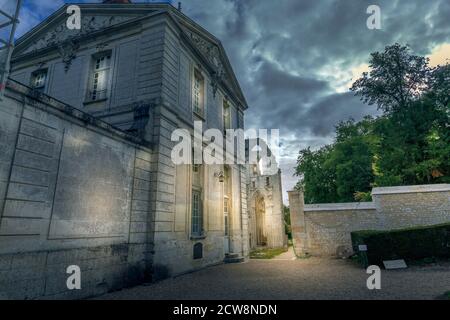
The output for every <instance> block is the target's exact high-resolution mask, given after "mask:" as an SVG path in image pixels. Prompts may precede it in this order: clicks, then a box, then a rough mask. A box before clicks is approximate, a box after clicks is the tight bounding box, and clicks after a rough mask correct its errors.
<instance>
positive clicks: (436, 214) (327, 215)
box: [289, 184, 450, 256]
mask: <svg viewBox="0 0 450 320" xmlns="http://www.w3.org/2000/svg"><path fill="white" fill-rule="evenodd" d="M372 199H373V201H372V202H360V203H332V204H312V205H305V204H304V199H303V193H302V192H301V191H290V192H289V204H290V213H291V224H292V236H293V240H294V248H295V252H296V254H297V255H299V256H304V255H308V254H310V255H316V256H349V255H351V254H352V253H353V250H352V243H351V237H350V233H351V232H352V231H358V230H393V229H400V228H407V227H414V226H426V225H434V224H440V223H448V222H450V185H449V184H436V185H422V186H403V187H388V188H374V189H373V190H372Z"/></svg>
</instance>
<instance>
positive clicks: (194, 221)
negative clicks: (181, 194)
mask: <svg viewBox="0 0 450 320" xmlns="http://www.w3.org/2000/svg"><path fill="white" fill-rule="evenodd" d="M202 211H203V210H202V194H201V192H200V191H199V190H192V214H191V225H192V231H191V233H192V235H193V236H201V235H203V212H202Z"/></svg>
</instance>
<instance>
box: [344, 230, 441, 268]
mask: <svg viewBox="0 0 450 320" xmlns="http://www.w3.org/2000/svg"><path fill="white" fill-rule="evenodd" d="M351 237H352V245H353V250H354V251H355V252H356V253H357V254H358V258H359V261H362V262H366V263H368V264H369V265H379V266H381V265H382V263H383V261H384V260H395V259H404V260H406V261H414V260H419V259H424V258H431V257H434V258H450V223H446V224H440V225H434V226H426V227H416V228H408V229H400V230H391V231H377V230H364V231H354V232H352V233H351ZM360 244H365V245H366V246H367V252H366V253H364V252H359V250H358V246H359V245H360ZM365 254H366V255H367V256H364V255H365ZM364 264H365V263H364Z"/></svg>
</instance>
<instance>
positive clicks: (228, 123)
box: [223, 100, 231, 130]
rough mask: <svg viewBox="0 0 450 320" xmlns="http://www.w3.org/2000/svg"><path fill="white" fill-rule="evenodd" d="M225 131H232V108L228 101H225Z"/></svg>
mask: <svg viewBox="0 0 450 320" xmlns="http://www.w3.org/2000/svg"><path fill="white" fill-rule="evenodd" d="M223 129H224V130H226V129H231V108H230V104H229V103H228V101H227V100H223Z"/></svg>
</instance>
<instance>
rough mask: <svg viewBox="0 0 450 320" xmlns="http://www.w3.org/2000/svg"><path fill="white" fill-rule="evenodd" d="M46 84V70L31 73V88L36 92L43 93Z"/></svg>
mask: <svg viewBox="0 0 450 320" xmlns="http://www.w3.org/2000/svg"><path fill="white" fill-rule="evenodd" d="M46 82H47V69H45V70H38V71H35V72H33V74H32V76H31V87H32V88H33V89H36V90H40V91H44V89H45V84H46Z"/></svg>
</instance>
